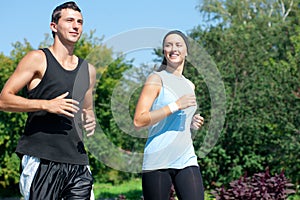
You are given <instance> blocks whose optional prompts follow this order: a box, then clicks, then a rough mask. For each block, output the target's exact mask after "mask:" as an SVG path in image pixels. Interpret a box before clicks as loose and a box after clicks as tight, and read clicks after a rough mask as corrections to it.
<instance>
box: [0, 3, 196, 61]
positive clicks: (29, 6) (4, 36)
mask: <svg viewBox="0 0 300 200" xmlns="http://www.w3.org/2000/svg"><path fill="white" fill-rule="evenodd" d="M74 1H75V2H76V3H77V4H78V6H79V7H80V9H81V11H82V14H83V18H84V25H83V32H84V33H89V32H90V31H91V30H94V31H95V33H94V36H96V37H99V38H102V37H103V39H104V40H103V42H107V41H111V40H112V39H114V38H115V39H116V38H117V39H118V40H115V41H114V42H117V43H120V41H119V39H121V38H119V37H118V36H120V35H122V34H124V33H126V32H129V33H132V34H131V36H132V37H131V38H130V39H131V41H132V39H133V40H135V39H139V38H142V37H144V38H145V37H149V38H152V39H153V37H151V35H150V33H151V31H150V32H149V34H147V35H138V33H139V32H136V31H134V30H141V29H143V30H144V29H145V28H146V29H148V30H152V31H153V29H155V28H156V29H157V30H158V32H159V31H164V30H171V29H178V30H181V31H183V32H184V33H188V32H189V31H190V30H191V29H193V28H194V27H196V26H198V25H200V24H201V15H200V12H199V11H198V10H197V8H196V7H197V6H198V5H199V4H200V3H201V0H186V1H183V0H172V1H171V0H151V1H150V0H148V1H145V0H127V1H126V0H94V1H92V0H74ZM63 2H65V1H62V0H43V1H41V0H28V1H24V0H9V1H7V0H6V1H2V2H1V4H0V5H1V12H0V17H1V19H2V23H1V27H2V28H1V29H2V30H1V36H0V53H1V52H2V53H3V54H4V55H6V56H9V54H10V51H11V50H12V49H13V47H12V44H13V43H15V42H17V41H19V42H23V41H24V39H26V40H27V41H28V42H29V43H30V44H31V45H32V47H33V48H35V49H36V48H38V46H39V44H40V43H41V42H42V41H43V40H44V39H45V34H51V31H50V28H49V24H50V19H51V14H52V11H53V9H54V8H55V7H56V6H57V5H59V4H61V3H63ZM149 28H150V29H149ZM156 37H159V36H156ZM129 54H130V53H128V55H129ZM139 54H140V55H139ZM142 54H150V53H149V50H145V51H142V50H141V51H140V52H138V51H136V54H135V55H134V54H133V55H132V56H133V57H134V58H135V59H137V60H138V59H146V61H145V62H148V61H147V59H150V57H149V58H148V57H147V58H146V57H145V55H143V56H141V55H142ZM138 57H139V58H138Z"/></svg>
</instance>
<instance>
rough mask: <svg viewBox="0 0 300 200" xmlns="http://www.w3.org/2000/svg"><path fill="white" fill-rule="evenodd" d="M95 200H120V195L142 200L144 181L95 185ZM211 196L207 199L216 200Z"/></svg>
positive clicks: (128, 198) (128, 199)
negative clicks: (118, 199)
mask: <svg viewBox="0 0 300 200" xmlns="http://www.w3.org/2000/svg"><path fill="white" fill-rule="evenodd" d="M94 194H95V199H97V200H98V199H114V198H116V199H117V198H118V197H119V195H120V194H122V195H124V196H125V197H126V200H141V199H142V195H143V194H142V181H141V179H133V180H130V181H128V182H124V183H122V184H120V185H112V184H109V183H107V184H104V183H96V184H95V185H94ZM209 196H210V195H209V194H208V193H205V199H207V200H208V199H209V200H214V198H209Z"/></svg>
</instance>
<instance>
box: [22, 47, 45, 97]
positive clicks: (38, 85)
mask: <svg viewBox="0 0 300 200" xmlns="http://www.w3.org/2000/svg"><path fill="white" fill-rule="evenodd" d="M46 49H47V48H39V50H41V51H43V53H44V55H45V59H46V69H45V71H44V74H43V77H42V78H41V81H40V82H39V83H38V84H37V85H36V86H35V87H34V88H32V89H31V90H28V88H27V87H26V91H27V94H31V93H33V92H34V91H35V90H36V89H37V88H38V87H40V85H41V83H42V82H43V80H44V77H45V74H46V73H47V70H48V59H47V58H48V57H47V53H46V51H47V50H46ZM48 51H49V50H48Z"/></svg>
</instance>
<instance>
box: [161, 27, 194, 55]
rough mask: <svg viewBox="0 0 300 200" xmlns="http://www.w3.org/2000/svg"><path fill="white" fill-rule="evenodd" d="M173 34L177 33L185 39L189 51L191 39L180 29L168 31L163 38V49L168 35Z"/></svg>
mask: <svg viewBox="0 0 300 200" xmlns="http://www.w3.org/2000/svg"><path fill="white" fill-rule="evenodd" d="M171 34H177V35H179V36H180V37H182V39H183V41H184V43H185V45H186V49H187V52H188V53H189V41H188V38H187V37H186V36H185V34H184V33H182V32H181V31H179V30H173V31H170V32H168V33H167V34H166V35H165V37H164V39H163V49H164V43H165V39H166V38H167V37H168V35H171Z"/></svg>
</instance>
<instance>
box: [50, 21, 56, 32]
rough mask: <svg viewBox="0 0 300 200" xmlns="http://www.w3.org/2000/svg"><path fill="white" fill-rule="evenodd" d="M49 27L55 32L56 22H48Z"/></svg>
mask: <svg viewBox="0 0 300 200" xmlns="http://www.w3.org/2000/svg"><path fill="white" fill-rule="evenodd" d="M50 29H51V30H52V31H53V32H55V33H56V32H57V24H56V23H54V22H51V23H50Z"/></svg>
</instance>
